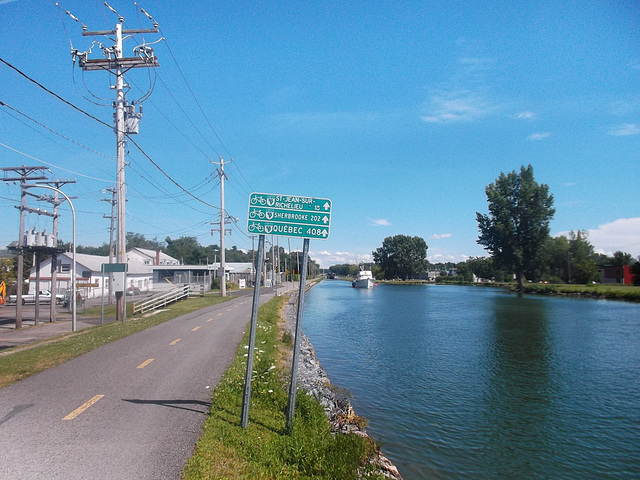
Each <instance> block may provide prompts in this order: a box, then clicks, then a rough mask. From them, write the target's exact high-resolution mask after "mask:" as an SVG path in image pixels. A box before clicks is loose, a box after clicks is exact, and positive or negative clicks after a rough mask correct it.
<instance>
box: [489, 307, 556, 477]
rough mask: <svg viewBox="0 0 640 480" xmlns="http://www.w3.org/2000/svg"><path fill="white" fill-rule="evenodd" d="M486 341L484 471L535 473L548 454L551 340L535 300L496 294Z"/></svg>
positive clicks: (550, 443) (550, 441)
mask: <svg viewBox="0 0 640 480" xmlns="http://www.w3.org/2000/svg"><path fill="white" fill-rule="evenodd" d="M492 307H493V313H494V319H493V322H492V327H493V328H491V329H490V330H489V332H490V334H491V335H492V338H491V339H490V341H489V342H488V343H487V348H488V351H487V357H486V361H487V375H488V382H487V389H486V392H485V396H484V401H485V412H484V416H485V417H486V421H487V425H486V429H487V437H486V440H487V442H488V443H489V446H488V448H487V452H488V453H489V455H488V456H487V458H486V465H485V466H484V468H488V469H490V470H489V471H493V474H492V476H493V477H494V478H498V477H502V478H512V477H513V475H514V474H515V472H519V475H520V476H524V477H528V478H532V477H537V476H538V475H540V473H541V472H540V470H539V465H540V457H541V456H552V454H553V443H554V442H553V435H552V431H553V424H554V419H553V417H552V416H551V415H550V409H549V405H550V404H551V403H552V402H553V397H554V395H555V394H554V392H555V391H556V388H555V387H554V378H553V370H554V368H553V348H552V344H553V340H552V338H551V332H550V329H549V320H548V313H547V308H546V304H545V303H544V302H543V301H540V299H539V298H531V297H523V296H515V295H511V296H507V295H504V296H496V297H494V298H493V303H492Z"/></svg>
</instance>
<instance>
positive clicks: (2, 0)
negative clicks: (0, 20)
mask: <svg viewBox="0 0 640 480" xmlns="http://www.w3.org/2000/svg"><path fill="white" fill-rule="evenodd" d="M17 1H18V0H0V5H4V4H5V3H11V2H17Z"/></svg>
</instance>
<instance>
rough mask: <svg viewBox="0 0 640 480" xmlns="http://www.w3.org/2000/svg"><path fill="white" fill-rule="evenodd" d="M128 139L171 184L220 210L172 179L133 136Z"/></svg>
mask: <svg viewBox="0 0 640 480" xmlns="http://www.w3.org/2000/svg"><path fill="white" fill-rule="evenodd" d="M127 138H128V139H129V141H130V142H131V143H133V144H134V145H135V147H136V148H137V149H138V150H140V153H142V154H143V155H144V156H145V157H146V158H147V160H149V161H150V162H151V163H152V164H153V166H154V167H156V168H157V169H158V170H159V171H160V173H162V174H163V175H164V176H165V177H167V178H168V179H169V180H170V181H171V183H173V184H174V185H175V186H176V187H178V188H179V189H180V190H182V191H183V192H184V193H186V194H187V195H189V196H190V197H192V198H194V199H195V200H197V201H198V202H200V203H202V204H203V205H206V206H207V207H211V208H215V209H216V210H220V207H216V206H215V205H211V204H210V203H207V202H205V201H204V200H202V199H200V198H198V197H196V196H195V195H194V194H192V193H191V192H190V191H188V190H186V189H185V188H184V187H183V186H182V185H180V184H179V183H178V182H176V181H175V180H174V179H173V178H171V176H170V175H169V174H168V173H167V172H165V171H164V170H163V169H162V167H160V165H158V164H157V163H156V162H155V161H154V160H153V158H151V157H150V156H149V155H147V153H146V152H145V151H144V150H143V149H142V147H140V145H138V144H137V143H136V142H135V140H133V139H132V138H131V136H130V135H127Z"/></svg>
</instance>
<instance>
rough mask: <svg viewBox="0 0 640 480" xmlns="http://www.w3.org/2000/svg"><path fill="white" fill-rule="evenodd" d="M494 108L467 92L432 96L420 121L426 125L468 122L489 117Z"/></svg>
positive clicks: (478, 96) (479, 97)
mask: <svg viewBox="0 0 640 480" xmlns="http://www.w3.org/2000/svg"><path fill="white" fill-rule="evenodd" d="M493 110H495V107H494V106H493V105H491V103H490V102H489V101H488V100H485V99H484V98H482V97H481V96H480V95H477V94H474V93H473V92H470V91H467V90H460V91H452V92H448V93H445V94H442V95H433V96H432V97H431V99H430V104H429V106H428V113H427V115H424V116H422V120H424V121H425V122H428V123H453V122H470V121H473V120H477V119H479V118H482V117H485V116H487V115H489V114H490V113H491V112H492V111H493Z"/></svg>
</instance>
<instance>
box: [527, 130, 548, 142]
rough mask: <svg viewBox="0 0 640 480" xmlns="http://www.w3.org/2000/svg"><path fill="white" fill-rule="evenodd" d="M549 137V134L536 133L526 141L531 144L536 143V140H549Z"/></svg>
mask: <svg viewBox="0 0 640 480" xmlns="http://www.w3.org/2000/svg"><path fill="white" fill-rule="evenodd" d="M550 136H551V132H538V133H534V134H532V135H529V136H528V137H527V140H529V141H531V142H536V141H538V140H544V139H545V138H549V137H550Z"/></svg>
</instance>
